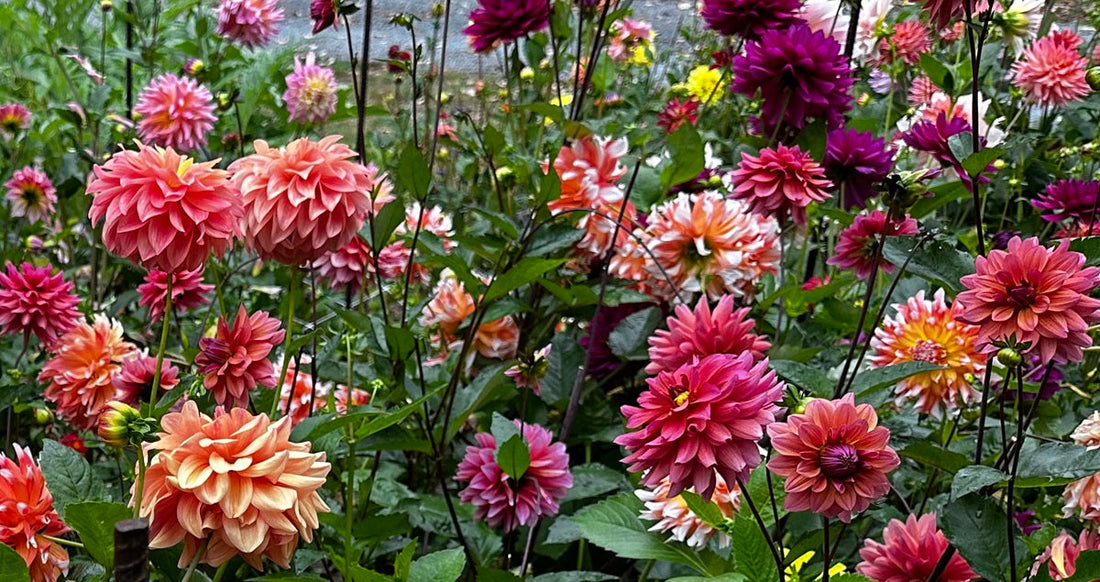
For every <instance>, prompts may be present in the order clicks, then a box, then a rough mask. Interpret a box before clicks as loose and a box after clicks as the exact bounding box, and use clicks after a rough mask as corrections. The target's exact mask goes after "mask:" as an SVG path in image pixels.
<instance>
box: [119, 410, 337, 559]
mask: <svg viewBox="0 0 1100 582" xmlns="http://www.w3.org/2000/svg"><path fill="white" fill-rule="evenodd" d="M161 429H162V431H163V432H161V433H159V434H158V440H157V441H155V442H152V443H146V444H145V445H144V446H143V447H142V449H143V453H144V454H149V453H152V452H153V451H156V453H155V454H153V458H152V461H151V462H150V464H149V468H148V469H147V470H146V473H145V491H144V496H143V499H142V500H141V507H140V508H139V513H140V515H141V517H144V518H146V519H148V520H149V536H150V540H149V547H150V548H154V549H155V548H169V547H172V546H174V545H176V544H178V543H180V542H181V541H182V542H183V554H182V555H181V556H180V561H179V565H180V567H183V566H186V565H187V564H189V563H190V562H191V561H192V560H193V559H195V555H196V554H197V553H199V552H200V551H202V550H201V548H202V546H203V544H204V542H205V544H206V549H205V553H203V554H202V557H201V561H202V562H203V563H204V564H208V565H210V566H220V565H222V564H224V563H225V562H228V561H229V560H231V559H232V558H234V557H235V556H240V557H241V558H243V559H244V561H245V562H247V563H248V564H249V565H251V566H252V567H253V568H256V569H257V570H262V569H263V560H262V559H263V557H264V556H266V557H268V558H270V559H271V561H273V562H275V563H276V564H278V565H279V566H281V567H283V568H289V567H290V559H291V557H292V556H293V554H294V550H295V548H297V546H298V540H299V538H300V539H303V540H305V541H306V542H310V541H313V530H315V529H317V526H318V521H317V513H318V512H325V511H328V510H329V508H328V506H327V505H325V502H324V501H323V500H322V499H321V497H320V496H319V495H318V494H317V490H318V489H320V488H321V486H322V485H324V484H325V478H326V477H327V476H328V473H329V469H330V465H329V464H328V463H326V462H325V454H324V453H323V452H322V453H311V452H310V445H309V443H295V442H291V441H290V418H289V417H283V418H281V419H279V420H278V421H276V422H271V420H270V419H269V418H268V417H267V415H266V414H259V415H252V414H251V413H249V412H248V411H247V410H245V409H243V408H233V409H232V410H230V411H229V412H225V411H224V410H223V409H220V408H219V409H218V410H217V411H216V412H215V413H214V418H210V417H209V416H207V415H205V414H202V413H200V412H199V409H198V407H197V406H196V405H195V403H194V402H191V401H188V402H186V403H185V404H184V405H183V409H182V410H181V411H180V412H173V413H169V414H167V415H165V416H164V418H163V419H162V420H161ZM135 488H136V486H135ZM132 493H133V492H132ZM137 501H138V500H137V499H131V504H133V503H136V502H137Z"/></svg>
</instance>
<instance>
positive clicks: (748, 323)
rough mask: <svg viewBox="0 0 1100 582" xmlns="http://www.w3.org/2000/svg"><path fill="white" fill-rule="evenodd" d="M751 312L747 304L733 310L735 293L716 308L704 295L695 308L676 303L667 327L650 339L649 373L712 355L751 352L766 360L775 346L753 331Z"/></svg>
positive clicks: (722, 300) (647, 367)
mask: <svg viewBox="0 0 1100 582" xmlns="http://www.w3.org/2000/svg"><path fill="white" fill-rule="evenodd" d="M748 315H749V308H748V307H742V308H741V309H737V310H734V308H733V296H732V295H723V296H722V298H721V299H719V300H718V305H716V306H715V307H714V310H713V311H711V308H710V305H709V304H708V303H707V298H706V297H705V296H704V297H700V298H699V303H698V304H696V305H695V310H694V311H693V310H692V309H691V308H690V307H688V306H687V305H677V306H676V311H675V313H674V316H673V317H669V318H668V319H667V320H666V322H667V323H668V329H667V330H665V329H658V330H657V331H656V332H654V334H653V336H651V337H650V338H649V364H648V365H647V366H646V368H645V372H646V374H651V375H652V374H657V373H659V372H661V371H666V372H671V371H673V370H676V369H678V368H679V367H680V366H683V365H685V364H690V363H691V362H692V361H693V360H694V359H695V358H705V357H707V356H709V355H711V354H730V355H732V356H739V355H741V354H742V353H744V352H749V353H751V354H752V356H753V358H754V359H756V360H762V359H764V352H766V351H768V349H770V348H771V347H772V345H771V343H769V342H768V340H767V339H766V338H765V337H764V336H762V335H757V334H755V333H753V326H754V325H755V324H756V322H755V321H753V320H752V319H750V318H749V317H748Z"/></svg>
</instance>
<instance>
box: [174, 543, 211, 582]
mask: <svg viewBox="0 0 1100 582" xmlns="http://www.w3.org/2000/svg"><path fill="white" fill-rule="evenodd" d="M209 541H210V540H209V539H205V540H203V541H202V545H201V546H199V551H197V552H195V557H194V558H192V559H191V564H190V565H188V566H187V573H186V574H184V575H183V579H182V580H180V582H190V580H191V576H192V575H193V574H194V573H195V568H198V567H199V562H200V561H202V557H203V556H204V555H206V544H207V543H208V542H209Z"/></svg>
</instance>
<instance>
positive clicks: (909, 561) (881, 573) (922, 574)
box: [856, 513, 978, 582]
mask: <svg viewBox="0 0 1100 582" xmlns="http://www.w3.org/2000/svg"><path fill="white" fill-rule="evenodd" d="M882 542H883V543H881V544H880V543H878V542H876V541H874V540H872V539H867V540H864V542H863V548H862V549H860V550H859V556H860V557H861V558H863V561H862V562H860V563H859V565H858V566H856V571H857V572H859V573H860V574H863V575H864V576H866V577H868V578H870V579H871V580H874V582H900V581H903V580H929V579H930V578H931V576H932V573H933V572H935V571H936V565H937V563H938V562H939V561H940V556H942V555H943V553H944V551H945V550H947V546H948V541H947V536H945V535H944V534H943V532H942V531H940V529H939V528H938V527H936V514H935V513H926V514H924V515H922V516H920V518H919V519H918V518H917V516H915V515H912V514H910V515H909V517H907V518H906V519H905V522H904V523H902V522H901V521H899V520H896V519H891V520H890V523H888V524H886V529H884V530H883V532H882ZM975 578H978V575H977V574H975V573H974V571H973V570H971V569H970V564H967V563H966V560H965V559H963V557H962V556H960V555H959V554H958V553H957V552H956V553H955V554H954V555H953V556H951V559H950V560H949V561H948V562H947V567H946V568H945V569H944V570H943V572H942V573H941V574H940V576H939V577H938V578H936V580H937V582H967V581H969V580H974V579H975Z"/></svg>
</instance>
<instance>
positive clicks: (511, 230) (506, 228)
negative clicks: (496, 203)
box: [470, 206, 519, 240]
mask: <svg viewBox="0 0 1100 582" xmlns="http://www.w3.org/2000/svg"><path fill="white" fill-rule="evenodd" d="M470 210H472V211H474V212H476V213H477V214H480V215H482V216H484V217H485V218H486V219H488V220H489V222H490V223H491V224H492V225H493V226H495V227H496V228H497V230H498V231H499V232H498V234H500V235H501V236H503V237H506V238H508V239H511V240H516V239H518V238H519V229H517V228H516V225H515V223H514V222H512V219H510V218H508V217H507V216H505V215H503V214H501V213H499V212H497V211H495V210H489V209H488V208H479V207H477V206H472V207H470Z"/></svg>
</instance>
